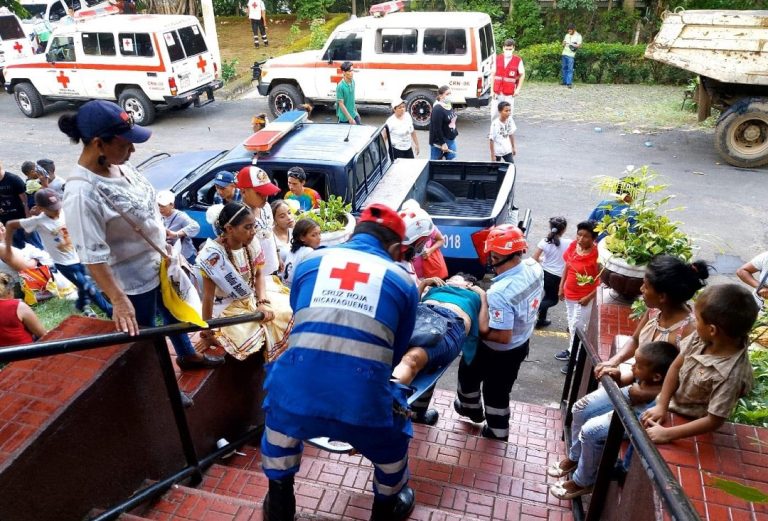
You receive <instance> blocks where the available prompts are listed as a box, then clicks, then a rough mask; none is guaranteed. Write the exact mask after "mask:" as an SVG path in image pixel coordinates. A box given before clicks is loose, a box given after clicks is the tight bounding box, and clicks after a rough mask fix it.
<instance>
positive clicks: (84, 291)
mask: <svg viewBox="0 0 768 521" xmlns="http://www.w3.org/2000/svg"><path fill="white" fill-rule="evenodd" d="M56 269H57V270H59V272H60V273H61V274H62V275H64V276H65V277H67V278H68V279H69V280H70V281H72V284H74V285H75V286H77V302H76V303H75V307H76V308H77V310H78V311H82V310H83V308H84V307H85V306H87V305H89V304H90V303H91V301H93V303H94V304H96V305H97V306H99V307H100V308H101V309H102V311H104V313H106V314H107V316H108V317H110V318H112V304H110V303H109V302H107V299H105V298H104V295H103V294H102V293H101V291H100V290H99V288H98V287H97V286H96V284H94V282H93V280H92V279H91V277H89V276H88V274H87V273H86V272H85V266H83V265H82V264H80V263H79V262H78V263H77V264H70V265H68V266H65V265H63V264H56Z"/></svg>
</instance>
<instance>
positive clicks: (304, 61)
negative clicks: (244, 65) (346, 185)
mask: <svg viewBox="0 0 768 521" xmlns="http://www.w3.org/2000/svg"><path fill="white" fill-rule="evenodd" d="M402 3H403V2H401V1H396V2H386V3H385V4H378V5H376V6H374V7H372V8H371V9H372V10H373V11H378V13H375V14H379V16H366V17H362V18H354V19H352V20H349V21H347V22H344V23H343V24H341V25H339V26H338V27H337V28H336V30H335V31H334V32H333V33H332V34H331V36H330V37H329V38H328V41H327V42H326V43H325V45H324V46H323V48H322V49H321V50H319V51H318V50H313V51H305V52H299V53H293V54H288V55H284V56H280V57H277V58H272V59H270V60H267V61H266V62H263V63H259V64H256V65H255V66H254V79H258V81H259V83H258V90H259V93H260V94H261V95H262V96H268V97H269V108H270V111H271V112H272V114H273V115H275V116H277V115H279V114H282V113H283V112H286V111H289V110H293V109H294V108H296V107H297V106H299V105H301V104H302V103H305V102H310V103H312V104H313V105H328V106H333V105H334V103H335V102H336V85H337V84H338V82H339V81H341V69H339V67H340V65H341V64H342V63H343V62H345V61H351V62H352V63H353V66H354V70H355V75H354V79H355V100H356V103H357V104H360V105H366V104H370V105H389V104H390V103H391V101H392V100H393V99H395V98H401V99H403V100H405V102H406V110H408V112H409V114H410V115H411V116H412V117H413V121H414V125H415V126H416V128H419V129H425V128H427V127H428V126H429V120H430V116H431V114H432V105H433V104H434V102H435V98H436V96H437V89H439V88H440V87H441V86H442V85H448V86H450V87H451V92H452V98H453V99H452V100H451V101H452V103H453V105H454V106H456V107H458V108H461V107H465V106H470V107H480V106H487V105H488V103H489V102H490V97H491V83H492V82H493V69H494V60H495V56H496V50H495V45H494V39H493V26H492V25H491V18H490V17H489V16H488V15H487V14H485V13H473V12H445V13H444V12H391V11H396V10H398V9H399V8H400V6H401V5H402ZM381 6H384V7H387V6H389V7H391V8H388V9H383V8H382V7H381ZM387 11H388V12H387ZM380 13H385V14H380Z"/></svg>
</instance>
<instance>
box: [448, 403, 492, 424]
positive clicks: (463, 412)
mask: <svg viewBox="0 0 768 521" xmlns="http://www.w3.org/2000/svg"><path fill="white" fill-rule="evenodd" d="M453 410H454V411H456V412H457V413H458V414H459V416H464V417H466V418H469V419H470V420H471V421H473V422H475V423H483V422H484V421H485V414H483V410H482V409H470V408H468V407H464V406H463V405H461V402H460V401H459V399H458V398H456V399H455V400H453Z"/></svg>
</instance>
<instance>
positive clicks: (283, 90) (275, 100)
mask: <svg viewBox="0 0 768 521" xmlns="http://www.w3.org/2000/svg"><path fill="white" fill-rule="evenodd" d="M302 103H304V96H303V95H302V94H301V92H299V89H297V88H296V87H294V86H293V85H291V84H289V83H283V84H282V85H278V86H277V87H275V88H274V89H272V91H271V92H270V93H269V110H270V112H272V116H273V117H278V116H279V115H280V114H282V113H283V112H288V111H290V110H294V109H296V107H298V106H299V105H301V104H302Z"/></svg>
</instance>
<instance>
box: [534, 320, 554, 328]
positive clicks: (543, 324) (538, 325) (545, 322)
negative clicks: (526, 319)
mask: <svg viewBox="0 0 768 521" xmlns="http://www.w3.org/2000/svg"><path fill="white" fill-rule="evenodd" d="M551 323H552V321H551V320H546V319H544V320H539V321H538V322H536V329H541V328H542V327H547V326H548V325H550V324H551Z"/></svg>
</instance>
